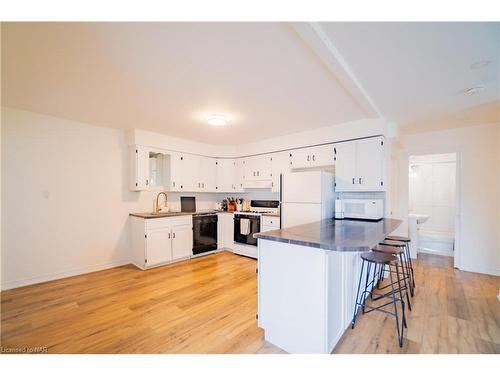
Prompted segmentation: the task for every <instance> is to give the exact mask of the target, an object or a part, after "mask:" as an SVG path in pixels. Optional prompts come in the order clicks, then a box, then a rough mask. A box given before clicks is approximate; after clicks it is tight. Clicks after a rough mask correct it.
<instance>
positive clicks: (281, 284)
mask: <svg viewBox="0 0 500 375" xmlns="http://www.w3.org/2000/svg"><path fill="white" fill-rule="evenodd" d="M360 269H361V261H360V252H353V251H332V250H323V249H319V248H314V247H308V246H302V245H294V244H289V243H284V242H278V241H271V240H265V239H259V248H258V288H259V289H258V325H259V327H261V328H263V329H264V334H265V340H266V341H268V342H269V343H271V344H273V345H276V346H278V347H280V348H281V349H283V350H285V351H287V352H289V353H324V354H326V353H331V352H332V351H333V349H334V348H335V345H336V344H337V342H338V341H339V339H340V338H341V337H342V335H343V333H344V332H345V330H346V328H348V327H350V323H351V319H352V315H353V311H354V304H355V299H356V291H357V286H358V281H359V272H360ZM364 277H365V275H363V281H364Z"/></svg>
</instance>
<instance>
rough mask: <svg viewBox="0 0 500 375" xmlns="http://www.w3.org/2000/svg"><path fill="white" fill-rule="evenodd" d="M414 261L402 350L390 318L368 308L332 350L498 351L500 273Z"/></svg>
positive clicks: (434, 259)
mask: <svg viewBox="0 0 500 375" xmlns="http://www.w3.org/2000/svg"><path fill="white" fill-rule="evenodd" d="M415 263H416V264H415ZM415 263H414V264H413V266H414V268H415V280H416V284H417V285H416V289H415V296H414V298H413V299H412V300H411V303H412V311H411V312H408V330H407V331H405V341H404V346H403V348H402V349H401V348H399V346H398V342H397V338H396V337H397V334H396V325H395V322H394V318H393V317H392V316H390V315H387V314H383V313H380V312H376V311H374V312H371V313H369V314H366V315H362V314H360V318H359V319H358V321H357V323H356V327H355V328H354V330H351V329H350V328H349V329H348V330H347V331H346V333H345V334H344V336H343V337H342V339H341V341H340V342H339V343H338V344H337V346H336V347H335V350H334V353H500V302H499V301H498V300H497V298H496V295H497V293H498V289H499V287H500V277H495V276H488V275H482V274H478V273H471V272H464V271H459V270H456V269H454V268H453V258H451V257H443V256H435V255H426V254H419V255H418V261H417V262H415Z"/></svg>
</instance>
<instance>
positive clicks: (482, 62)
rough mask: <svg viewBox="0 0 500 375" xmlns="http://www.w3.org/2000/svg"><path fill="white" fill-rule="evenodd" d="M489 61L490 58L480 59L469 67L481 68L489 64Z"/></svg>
mask: <svg viewBox="0 0 500 375" xmlns="http://www.w3.org/2000/svg"><path fill="white" fill-rule="evenodd" d="M490 64H491V61H490V60H480V61H476V62H475V63H474V64H472V65H471V66H470V68H471V69H481V68H484V67H485V66H487V65H490Z"/></svg>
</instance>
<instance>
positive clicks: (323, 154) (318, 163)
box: [311, 145, 335, 167]
mask: <svg viewBox="0 0 500 375" xmlns="http://www.w3.org/2000/svg"><path fill="white" fill-rule="evenodd" d="M311 154H312V155H311V166H312V167H331V166H333V165H334V164H335V155H334V152H333V145H324V146H316V147H312V150H311Z"/></svg>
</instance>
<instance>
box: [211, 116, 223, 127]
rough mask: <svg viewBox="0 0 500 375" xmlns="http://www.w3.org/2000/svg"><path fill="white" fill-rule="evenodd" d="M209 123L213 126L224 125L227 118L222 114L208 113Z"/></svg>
mask: <svg viewBox="0 0 500 375" xmlns="http://www.w3.org/2000/svg"><path fill="white" fill-rule="evenodd" d="M207 123H208V124H209V125H213V126H224V125H226V124H227V120H226V118H225V117H224V116H222V115H208V116H207Z"/></svg>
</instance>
